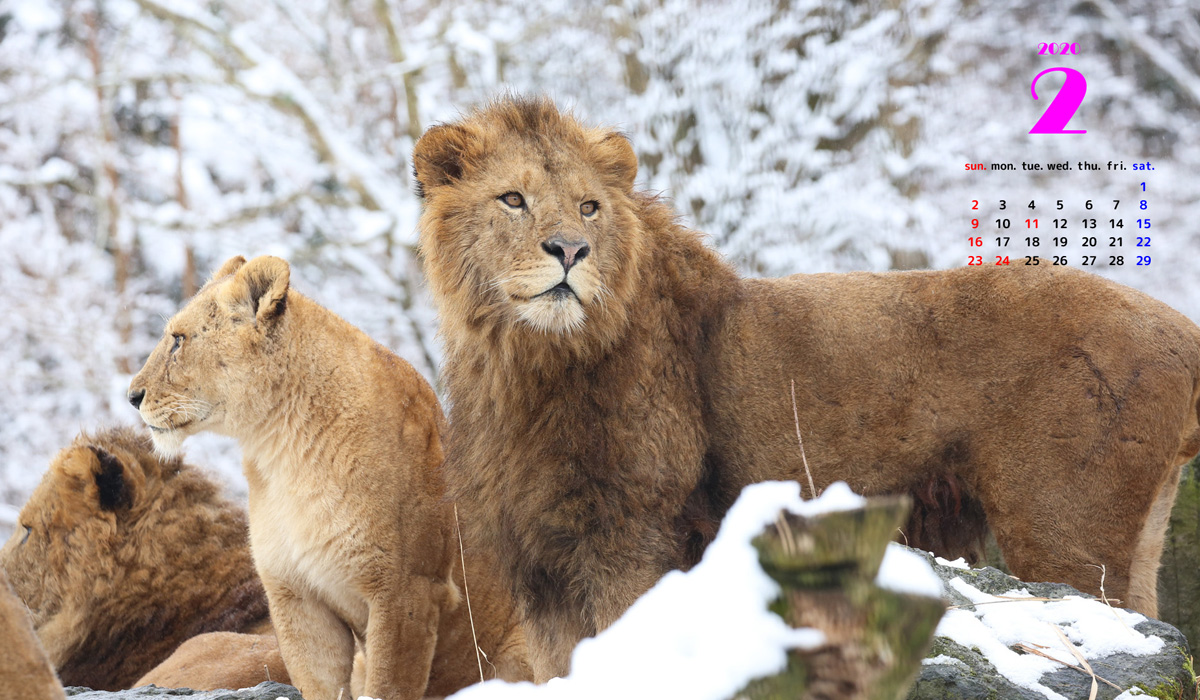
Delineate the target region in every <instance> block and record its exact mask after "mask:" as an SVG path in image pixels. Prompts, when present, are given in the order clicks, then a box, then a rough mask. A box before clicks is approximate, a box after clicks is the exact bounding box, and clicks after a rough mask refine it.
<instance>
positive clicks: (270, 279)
mask: <svg viewBox="0 0 1200 700" xmlns="http://www.w3.org/2000/svg"><path fill="white" fill-rule="evenodd" d="M291 275H292V269H291V267H290V266H289V265H288V264H287V261H286V260H284V259H282V258H276V257H274V256H271V255H260V256H259V257H257V258H254V259H253V260H251V261H250V262H248V263H246V264H245V265H243V266H242V267H241V268H239V269H238V271H237V274H236V275H235V276H234V278H233V281H234V286H233V290H232V291H233V294H235V295H236V296H237V297H240V300H242V301H247V302H249V304H250V309H251V313H253V314H254V318H255V320H256V321H257V322H258V323H265V322H268V321H273V320H275V319H277V318H279V317H280V316H282V315H283V312H284V311H285V310H286V309H287V292H288V283H289V281H290V279H291Z"/></svg>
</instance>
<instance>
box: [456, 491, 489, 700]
mask: <svg viewBox="0 0 1200 700" xmlns="http://www.w3.org/2000/svg"><path fill="white" fill-rule="evenodd" d="M454 529H455V530H456V531H457V532H458V559H459V561H460V562H461V563H462V575H463V597H465V598H466V599H467V619H469V620H470V621H471V642H472V643H473V644H474V645H475V663H477V664H479V682H480V683H482V682H483V680H484V679H483V661H482V660H481V659H480V658H479V655H480V654H482V653H483V650H482V649H480V648H479V638H478V637H476V636H475V615H474V614H473V613H472V612H471V589H470V587H468V586H467V557H466V554H464V553H463V543H462V527H461V526H460V525H459V524H458V504H457V503H455V504H454ZM491 663H492V662H490V661H489V662H488V665H489V666H490V665H491Z"/></svg>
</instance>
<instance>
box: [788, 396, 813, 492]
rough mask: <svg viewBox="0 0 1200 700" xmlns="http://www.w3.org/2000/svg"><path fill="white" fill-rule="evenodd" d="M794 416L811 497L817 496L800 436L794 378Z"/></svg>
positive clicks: (797, 440)
mask: <svg viewBox="0 0 1200 700" xmlns="http://www.w3.org/2000/svg"><path fill="white" fill-rule="evenodd" d="M792 416H793V417H795V419H796V442H798V443H800V459H801V460H802V461H803V462H804V475H805V476H807V477H808V493H809V494H810V495H809V498H810V499H811V498H816V497H817V496H818V494H817V487H816V486H813V478H812V472H811V471H809V469H808V457H806V456H805V454H804V438H802V437H800V409H798V408H796V380H795V379H793V380H792Z"/></svg>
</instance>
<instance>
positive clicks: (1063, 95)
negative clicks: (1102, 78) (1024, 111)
mask: <svg viewBox="0 0 1200 700" xmlns="http://www.w3.org/2000/svg"><path fill="white" fill-rule="evenodd" d="M1056 70H1060V71H1062V72H1064V73H1066V74H1067V79H1066V81H1065V82H1064V83H1063V86H1062V87H1061V88H1059V90H1058V94H1057V95H1055V96H1054V100H1053V101H1052V102H1051V103H1050V106H1049V107H1047V108H1046V111H1045V113H1043V114H1042V118H1041V119H1039V120H1038V121H1037V124H1034V125H1033V128H1032V129H1030V130H1029V133H1031V134H1086V133H1087V129H1064V128H1063V127H1065V126H1066V125H1067V122H1069V121H1071V117H1073V116H1075V111H1076V110H1078V109H1079V105H1080V104H1082V103H1083V96H1084V95H1085V94H1087V80H1086V79H1085V78H1084V77H1083V73H1080V72H1079V71H1077V70H1075V69H1074V68H1062V67H1059V68H1047V69H1046V70H1044V71H1042V72H1041V73H1038V74H1037V75H1036V76H1034V78H1033V84H1032V85H1030V86H1029V91H1030V92H1032V93H1033V99H1035V100H1036V99H1037V98H1038V96H1037V81H1038V78H1041V77H1042V76H1043V75H1045V74H1047V73H1053V72H1054V71H1056Z"/></svg>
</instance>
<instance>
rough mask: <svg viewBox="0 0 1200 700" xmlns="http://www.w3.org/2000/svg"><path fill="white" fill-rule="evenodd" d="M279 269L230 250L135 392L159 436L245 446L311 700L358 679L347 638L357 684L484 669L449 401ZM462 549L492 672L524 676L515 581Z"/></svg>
mask: <svg viewBox="0 0 1200 700" xmlns="http://www.w3.org/2000/svg"><path fill="white" fill-rule="evenodd" d="M289 279H290V268H289V267H288V264H287V263H286V262H285V261H283V260H280V259H279V258H272V257H259V258H255V259H253V260H251V261H250V262H246V261H245V260H244V259H243V258H241V257H237V258H233V259H231V260H229V261H228V262H226V263H225V265H224V266H223V267H222V268H221V269H220V270H219V271H218V272H217V273H216V275H215V276H214V277H213V279H212V280H210V281H209V283H208V284H206V285H205V286H204V288H203V289H201V290H200V292H198V293H197V294H196V296H195V297H194V298H193V299H192V300H191V301H189V302H188V303H187V305H186V306H184V308H183V309H182V310H181V311H180V312H179V313H178V314H176V315H175V317H174V318H172V319H171V320H170V321H169V322H168V323H167V326H166V330H165V332H164V334H163V339H162V341H161V342H160V343H159V345H158V347H157V348H155V350H154V352H153V353H152V354H151V355H150V358H149V359H148V360H147V361H146V365H145V367H143V368H142V370H141V372H139V373H138V375H137V376H136V377H134V379H133V383H132V385H131V387H130V400H131V401H132V402H133V403H134V405H135V406H138V407H139V409H140V412H141V415H142V418H143V419H144V420H145V421H146V423H147V424H148V425H149V426H150V427H151V430H152V431H153V436H154V440H155V443H156V444H157V445H158V447H159V448H160V449H165V450H171V449H174V448H176V447H178V446H179V444H180V443H181V442H182V441H183V439H184V438H185V437H186V436H188V435H192V434H194V433H197V432H200V431H202V430H211V431H214V432H219V433H222V434H225V435H230V436H232V437H234V438H236V439H237V440H238V441H239V443H240V444H241V447H242V453H243V458H244V466H245V471H246V479H247V481H248V482H249V488H250V541H251V546H252V548H253V551H254V560H255V563H256V565H257V567H258V572H259V574H260V576H261V577H262V580H263V584H264V585H265V587H266V590H267V598H268V600H269V601H270V604H271V619H272V621H273V622H274V625H275V631H276V634H277V636H278V639H279V648H280V650H281V652H282V653H283V659H284V661H285V662H286V664H287V668H288V671H289V673H290V675H291V678H292V681H293V683H294V684H295V685H296V686H297V687H299V688H300V690H301V692H302V693H303V694H304V696H305V697H306V698H309V700H334V698H337V697H338V694H339V692H342V693H343V694H345V692H346V691H349V690H350V688H349V683H350V676H351V662H352V659H353V657H354V649H355V639H358V640H359V641H360V642H361V643H362V644H363V646H364V649H365V659H366V674H365V687H364V688H363V693H364V694H365V695H369V696H371V697H376V698H405V699H411V698H417V697H420V696H421V695H422V694H423V693H425V692H426V691H428V692H429V693H430V694H449V693H450V692H453V691H454V690H457V689H458V688H461V687H462V686H464V685H467V684H469V683H471V682H473V681H476V680H478V679H479V671H478V667H477V662H476V655H475V648H474V645H473V644H472V643H471V630H470V623H469V620H468V618H467V606H466V605H464V604H462V600H461V598H462V596H461V592H460V591H461V588H462V584H461V580H460V579H461V576H462V573H461V571H460V570H459V569H460V567H459V557H460V555H459V548H458V539H457V535H456V531H455V525H454V512H453V506H452V504H451V503H450V502H449V501H448V500H446V499H445V496H444V486H443V483H442V474H441V466H442V439H441V430H442V424H443V418H442V413H441V409H440V408H439V407H438V403H437V399H436V398H435V397H434V394H433V391H432V389H430V387H429V385H428V384H427V383H426V382H425V381H424V380H423V379H421V377H420V376H419V375H418V374H417V373H416V371H415V370H414V369H413V368H412V367H411V366H410V365H408V363H406V362H404V361H403V360H401V359H400V358H398V357H396V356H395V355H394V354H392V353H391V352H389V351H388V350H387V349H385V348H384V347H382V346H381V345H379V344H377V343H375V342H374V341H372V340H371V339H370V338H368V337H367V336H366V334H364V333H363V332H361V331H359V330H358V329H357V328H354V327H353V326H351V325H350V324H348V323H346V322H345V321H343V320H342V319H341V318H339V317H338V316H337V315H335V314H333V313H332V312H330V311H328V310H326V309H325V308H323V307H321V306H319V305H318V304H316V303H315V302H313V301H312V300H310V299H308V298H307V297H305V296H303V295H301V294H299V293H298V292H296V291H294V290H291V289H290V288H289ZM463 515H464V516H466V515H468V513H464V514H463ZM466 558H467V561H468V562H470V563H471V566H473V567H474V568H469V569H468V574H469V576H470V577H469V580H468V581H467V583H468V584H469V585H470V592H471V603H472V610H473V612H474V615H475V622H476V629H477V631H478V632H479V644H480V647H481V648H482V649H483V651H484V652H485V653H486V654H487V655H488V658H490V659H491V662H492V664H494V666H488V675H489V676H490V675H492V674H498V675H499V676H500V677H502V678H507V679H511V680H516V679H521V678H524V677H527V676H528V675H529V671H528V667H527V663H526V661H525V659H524V640H523V635H522V632H521V630H520V628H519V627H518V626H517V624H516V617H515V612H514V610H513V606H512V604H511V599H510V598H509V597H508V592H507V591H506V590H505V589H503V588H502V587H500V586H498V585H496V583H495V578H496V576H495V574H494V573H493V572H492V570H491V568H492V566H491V563H490V560H489V559H488V556H487V555H485V553H484V552H478V551H471V550H468V552H467V554H466ZM435 650H436V653H435ZM492 669H495V670H494V671H493V670H492Z"/></svg>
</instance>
